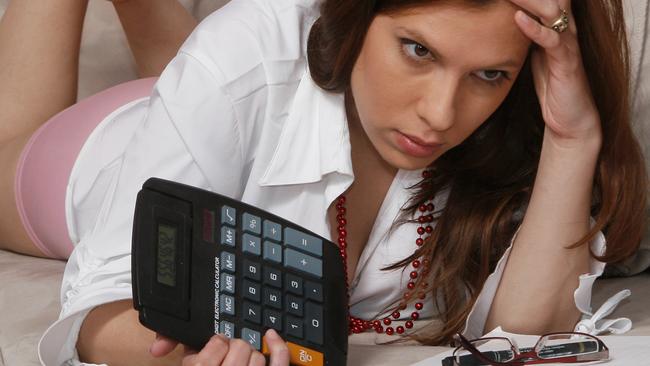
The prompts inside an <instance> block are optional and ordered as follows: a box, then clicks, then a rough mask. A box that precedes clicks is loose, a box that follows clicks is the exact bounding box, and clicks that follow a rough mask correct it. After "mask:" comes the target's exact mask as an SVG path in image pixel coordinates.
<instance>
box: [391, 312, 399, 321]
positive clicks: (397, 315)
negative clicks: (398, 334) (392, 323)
mask: <svg viewBox="0 0 650 366" xmlns="http://www.w3.org/2000/svg"><path fill="white" fill-rule="evenodd" d="M392 315H393V319H399V316H400V313H399V311H393V314H392Z"/></svg>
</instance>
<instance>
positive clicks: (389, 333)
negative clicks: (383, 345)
mask: <svg viewBox="0 0 650 366" xmlns="http://www.w3.org/2000/svg"><path fill="white" fill-rule="evenodd" d="M393 333H395V330H394V329H393V327H388V328H386V334H388V335H393Z"/></svg>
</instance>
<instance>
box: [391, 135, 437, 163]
mask: <svg viewBox="0 0 650 366" xmlns="http://www.w3.org/2000/svg"><path fill="white" fill-rule="evenodd" d="M395 140H396V142H397V146H398V147H399V149H400V150H401V151H402V152H403V153H405V154H408V155H411V156H413V157H416V158H430V157H433V155H435V154H436V152H438V151H439V150H440V148H441V146H442V145H443V144H442V143H439V142H437V141H431V140H429V141H426V140H423V139H421V138H419V137H416V136H411V135H407V134H404V133H402V132H399V131H397V134H396V138H395Z"/></svg>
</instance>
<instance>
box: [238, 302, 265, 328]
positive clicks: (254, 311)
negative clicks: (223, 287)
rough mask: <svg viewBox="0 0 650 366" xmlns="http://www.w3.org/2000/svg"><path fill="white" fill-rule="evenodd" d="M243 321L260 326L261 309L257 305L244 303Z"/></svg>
mask: <svg viewBox="0 0 650 366" xmlns="http://www.w3.org/2000/svg"><path fill="white" fill-rule="evenodd" d="M243 312H244V320H247V321H249V322H251V323H255V324H261V323H262V309H261V308H260V306H259V305H255V304H253V303H251V302H248V301H244V308H243Z"/></svg>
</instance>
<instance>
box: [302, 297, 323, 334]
mask: <svg viewBox="0 0 650 366" xmlns="http://www.w3.org/2000/svg"><path fill="white" fill-rule="evenodd" d="M305 335H306V338H307V340H308V341H311V342H314V343H316V344H320V345H323V307H322V306H320V305H318V304H315V303H313V302H311V301H308V302H307V303H306V304H305Z"/></svg>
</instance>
